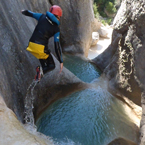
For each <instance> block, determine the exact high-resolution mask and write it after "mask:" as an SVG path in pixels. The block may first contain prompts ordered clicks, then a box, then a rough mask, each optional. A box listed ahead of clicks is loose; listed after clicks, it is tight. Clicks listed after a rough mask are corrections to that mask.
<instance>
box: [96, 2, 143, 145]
mask: <svg viewBox="0 0 145 145" xmlns="http://www.w3.org/2000/svg"><path fill="white" fill-rule="evenodd" d="M144 28H145V6H144V0H139V1H136V0H123V1H122V4H121V7H120V9H119V11H118V14H117V15H116V18H115V20H114V32H115V33H117V34H116V35H119V34H121V35H122V37H120V39H119V40H118V42H117V41H116V42H117V43H116V45H115V46H113V45H112V43H111V45H110V46H109V47H108V48H107V49H106V51H105V52H104V53H103V54H101V56H102V57H100V56H98V58H96V59H94V63H96V64H97V66H98V67H100V68H102V70H103V71H104V73H105V75H106V77H107V78H108V81H109V84H108V87H109V90H110V91H111V92H112V93H113V94H116V95H117V96H126V97H128V98H129V99H130V100H132V101H133V102H135V103H136V104H138V105H142V108H143V112H142V113H143V114H142V121H141V144H144V138H145V137H144V136H145V133H144V132H145V128H144V123H145V119H144V118H145V117H144V116H145V109H144V108H145V107H144V102H145V95H144V94H145V93H144V92H145V79H144V78H145V65H144V62H145V51H144V47H145V43H144V40H145V29H144ZM114 36H115V35H114ZM114 36H113V37H112V42H114V40H115V37H114ZM108 56H109V57H108ZM103 58H104V59H103ZM99 60H100V61H99ZM105 60H107V62H106V61H105ZM97 61H98V62H99V63H98V62H97Z"/></svg>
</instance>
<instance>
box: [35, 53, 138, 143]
mask: <svg viewBox="0 0 145 145" xmlns="http://www.w3.org/2000/svg"><path fill="white" fill-rule="evenodd" d="M66 61H67V62H66ZM64 64H65V67H67V68H68V69H69V70H70V71H72V72H73V73H74V74H75V75H76V76H78V77H79V78H80V79H82V80H83V81H85V82H92V81H93V80H94V79H96V78H98V77H99V76H100V72H99V71H98V70H97V69H96V68H95V67H94V66H93V65H92V64H90V63H88V62H86V61H83V60H81V59H80V58H78V57H68V56H66V57H65V63H64ZM98 80H99V79H98ZM103 83H104V82H103V81H102V82H101V81H98V82H97V83H96V84H95V87H92V89H86V90H82V91H80V92H76V93H73V94H71V95H69V96H68V97H65V98H62V99H60V100H58V101H56V102H55V103H53V104H52V105H50V106H49V107H48V108H47V110H46V111H45V112H44V113H43V114H42V115H41V116H40V118H39V119H38V120H37V122H36V125H37V127H38V131H39V132H42V133H44V134H45V135H48V136H50V137H52V138H53V140H54V141H55V144H59V145H106V144H107V143H109V142H110V141H112V140H113V139H114V138H116V137H125V138H128V139H130V140H134V141H136V140H137V138H136V136H137V135H136V132H135V131H134V130H133V126H134V124H133V123H132V122H131V121H130V119H129V117H128V115H127V113H126V111H125V109H124V107H123V104H122V102H121V101H119V100H118V99H116V98H115V97H113V96H112V95H111V94H110V93H109V92H108V91H107V90H106V89H105V88H104V87H103V86H104V85H102V84H103Z"/></svg>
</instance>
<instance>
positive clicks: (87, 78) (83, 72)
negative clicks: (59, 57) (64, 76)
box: [64, 55, 101, 83]
mask: <svg viewBox="0 0 145 145" xmlns="http://www.w3.org/2000/svg"><path fill="white" fill-rule="evenodd" d="M64 66H65V67H66V68H67V69H69V70H70V71H71V72H72V73H74V74H75V75H76V76H77V77H78V78H79V79H81V80H83V81H84V82H89V83H90V82H91V81H93V80H94V79H96V78H98V77H99V76H100V74H101V72H100V71H99V69H97V68H96V67H95V66H94V65H93V64H91V63H89V62H88V61H84V60H83V59H81V58H80V57H77V56H69V55H65V56H64Z"/></svg>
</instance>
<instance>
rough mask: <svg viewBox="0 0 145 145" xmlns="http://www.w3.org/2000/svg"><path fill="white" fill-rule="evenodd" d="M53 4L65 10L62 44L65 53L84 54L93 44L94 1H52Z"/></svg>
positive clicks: (62, 25)
mask: <svg viewBox="0 0 145 145" xmlns="http://www.w3.org/2000/svg"><path fill="white" fill-rule="evenodd" d="M51 2H52V4H57V5H60V6H61V7H62V9H63V17H62V19H61V44H62V47H63V51H64V52H67V53H71V54H77V53H78V54H84V55H85V56H88V51H89V48H90V46H91V43H92V36H91V35H92V23H93V21H94V12H93V7H92V6H93V5H92V0H79V1H76V0H67V1H65V2H64V1H60V0H51Z"/></svg>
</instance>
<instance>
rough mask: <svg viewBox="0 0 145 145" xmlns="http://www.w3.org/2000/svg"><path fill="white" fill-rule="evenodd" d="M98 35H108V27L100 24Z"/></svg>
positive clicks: (105, 36)
mask: <svg viewBox="0 0 145 145" xmlns="http://www.w3.org/2000/svg"><path fill="white" fill-rule="evenodd" d="M98 33H99V36H100V37H103V38H107V36H108V29H107V28H106V27H104V26H101V27H100V29H99V30H98Z"/></svg>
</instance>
